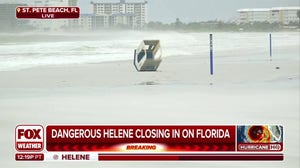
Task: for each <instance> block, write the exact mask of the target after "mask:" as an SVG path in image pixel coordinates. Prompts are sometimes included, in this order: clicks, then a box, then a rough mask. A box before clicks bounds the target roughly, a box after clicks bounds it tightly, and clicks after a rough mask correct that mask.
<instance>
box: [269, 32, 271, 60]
mask: <svg viewBox="0 0 300 168" xmlns="http://www.w3.org/2000/svg"><path fill="white" fill-rule="evenodd" d="M269 37H270V61H272V34H271V33H270V34H269Z"/></svg>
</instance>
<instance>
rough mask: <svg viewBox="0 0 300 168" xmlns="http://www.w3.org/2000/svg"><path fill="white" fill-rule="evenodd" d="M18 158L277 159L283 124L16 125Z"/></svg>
mask: <svg viewBox="0 0 300 168" xmlns="http://www.w3.org/2000/svg"><path fill="white" fill-rule="evenodd" d="M15 148H16V151H17V153H16V155H15V160H17V161H118V160H119V161H120V160H121V161H122V160H133V161H134V160H157V161H158V160H278V161H281V160H283V159H284V154H283V126H281V125H48V126H46V127H43V126H42V125H17V126H16V129H15Z"/></svg>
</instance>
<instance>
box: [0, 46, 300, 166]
mask: <svg viewBox="0 0 300 168" xmlns="http://www.w3.org/2000/svg"><path fill="white" fill-rule="evenodd" d="M288 50H289V48H286V49H284V51H288ZM284 51H282V52H284ZM290 51H292V52H290V54H293V56H294V57H296V58H297V57H298V56H299V49H297V48H295V47H294V48H292V49H291V50H290ZM254 54H255V52H254ZM262 57H263V56H262ZM208 62H209V61H208V60H207V59H203V57H199V56H197V55H195V56H174V57H167V58H164V59H163V62H162V64H161V66H160V67H159V70H158V72H137V71H136V70H135V69H134V66H133V63H132V61H116V62H106V63H97V64H77V65H76V64H74V65H57V66H44V67H36V68H31V69H24V70H19V71H3V72H0V111H1V113H0V115H1V116H0V125H1V127H0V131H1V137H0V149H1V150H0V160H1V167H177V168H179V167H180V168H182V167H222V168H223V167H249V168H250V167H251V168H252V167H272V168H277V167H278V168H279V167H280V168H287V167H290V168H293V167H295V168H296V167H299V62H298V61H295V60H284V59H283V60H276V59H274V60H273V61H268V58H267V57H266V59H265V60H263V61H259V62H255V61H254V62H252V61H244V62H240V63H234V62H227V63H222V60H221V59H220V60H218V59H217V60H216V64H215V75H214V76H211V75H209V64H208ZM276 67H278V68H279V69H278V68H276ZM23 123H31V124H35V123H36V124H42V125H44V126H45V125H49V124H96V125H99V124H158V125H159V124H172V125H174V124H189V125H202V124H203V125H205V124H209V125H214V124H229V125H234V124H282V125H283V126H284V140H285V142H284V153H285V159H284V161H275V162H274V161H272V162H270V161H263V162H257V161H250V162H241V161H240V162H236V161H227V162H219V161H218V162H208V161H204V162H203V161H199V162H92V163H74V162H73V163H66V162H58V163H55V162H46V163H35V162H16V161H15V160H14V154H15V153H16V151H15V147H14V145H15V144H14V129H15V127H16V125H18V124H23Z"/></svg>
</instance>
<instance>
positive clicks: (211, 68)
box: [209, 34, 214, 75]
mask: <svg viewBox="0 0 300 168" xmlns="http://www.w3.org/2000/svg"><path fill="white" fill-rule="evenodd" d="M209 46H210V75H213V74H214V65H213V64H214V62H213V35H212V34H209Z"/></svg>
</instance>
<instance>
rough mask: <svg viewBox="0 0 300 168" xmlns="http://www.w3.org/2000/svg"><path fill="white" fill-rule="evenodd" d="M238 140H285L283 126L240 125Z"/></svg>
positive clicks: (262, 141) (268, 141) (265, 141)
mask: <svg viewBox="0 0 300 168" xmlns="http://www.w3.org/2000/svg"><path fill="white" fill-rule="evenodd" d="M237 133H238V136H237V138H238V142H243V143H276V142H282V141H283V127H282V126H280V125H254V126H238V128H237Z"/></svg>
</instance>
